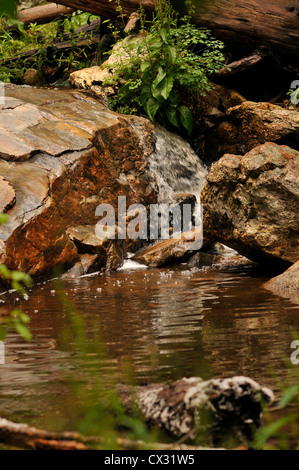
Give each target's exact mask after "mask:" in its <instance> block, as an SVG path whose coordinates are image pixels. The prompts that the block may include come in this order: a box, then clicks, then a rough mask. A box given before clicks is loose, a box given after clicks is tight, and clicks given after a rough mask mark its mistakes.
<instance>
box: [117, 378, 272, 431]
mask: <svg viewBox="0 0 299 470" xmlns="http://www.w3.org/2000/svg"><path fill="white" fill-rule="evenodd" d="M120 393H121V400H122V402H123V403H124V405H125V407H126V409H127V410H128V411H130V410H131V408H132V405H133V404H134V402H132V397H135V400H136V402H137V404H138V406H139V407H140V409H141V412H142V414H143V416H144V417H145V419H146V420H147V422H148V423H149V424H150V425H154V426H158V427H160V428H162V429H164V430H165V431H167V432H169V433H170V434H171V435H173V436H176V437H178V438H182V437H185V438H187V439H191V440H193V439H196V437H197V436H198V434H199V433H200V432H202V431H203V430H204V429H203V428H204V427H206V425H207V423H206V419H207V414H208V418H209V423H210V427H211V429H210V431H211V433H212V435H213V437H216V438H217V437H218V435H219V436H221V434H223V432H225V433H229V432H230V431H232V430H233V429H238V432H239V433H240V434H242V435H243V436H244V437H247V438H248V437H249V438H250V437H251V432H252V430H253V429H252V428H253V427H259V426H260V424H261V414H262V408H263V404H264V403H272V402H273V401H274V395H273V393H272V391H271V390H269V389H268V388H265V387H261V386H260V385H259V384H258V383H257V382H255V381H254V380H251V379H250V378H248V377H238V376H237V377H232V378H228V379H212V380H207V381H203V380H202V379H201V378H199V377H191V378H183V379H180V380H178V381H176V382H174V383H173V384H170V385H163V384H151V385H147V386H142V387H138V388H137V389H136V388H134V389H128V388H127V387H123V388H121V389H120ZM202 413H204V414H205V421H204V423H203V422H201V414H202Z"/></svg>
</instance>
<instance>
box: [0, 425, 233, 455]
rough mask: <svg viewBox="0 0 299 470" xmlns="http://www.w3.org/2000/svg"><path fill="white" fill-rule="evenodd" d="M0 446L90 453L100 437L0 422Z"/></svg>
mask: <svg viewBox="0 0 299 470" xmlns="http://www.w3.org/2000/svg"><path fill="white" fill-rule="evenodd" d="M0 442H1V443H2V444H6V445H7V446H10V447H16V448H19V449H26V450H89V449H94V448H101V443H102V442H103V440H102V439H101V438H100V437H92V438H88V439H87V438H85V437H84V436H82V435H81V434H78V433H71V432H68V433H66V432H65V433H53V432H48V431H45V430H44V429H37V428H33V427H30V426H27V424H19V423H14V422H12V421H8V420H7V419H3V418H0ZM117 445H118V446H119V447H120V449H124V450H153V449H155V450H167V451H168V450H171V451H173V450H185V451H187V450H188V451H196V450H225V449H220V448H217V449H210V448H206V447H195V446H191V445H186V444H180V443H174V444H161V443H159V442H154V443H147V442H143V441H132V440H130V439H126V438H122V437H119V438H117Z"/></svg>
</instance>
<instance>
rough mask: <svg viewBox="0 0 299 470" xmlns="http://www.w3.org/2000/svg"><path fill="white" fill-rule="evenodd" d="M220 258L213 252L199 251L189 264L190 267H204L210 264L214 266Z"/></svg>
mask: <svg viewBox="0 0 299 470" xmlns="http://www.w3.org/2000/svg"><path fill="white" fill-rule="evenodd" d="M218 260H219V257H217V256H215V255H213V254H211V253H204V252H202V251H199V252H198V253H196V254H195V255H193V256H192V257H191V258H190V259H189V261H188V263H187V265H188V267H189V268H199V269H201V268H204V267H208V266H212V265H213V264H215V263H216V262H217V261H218Z"/></svg>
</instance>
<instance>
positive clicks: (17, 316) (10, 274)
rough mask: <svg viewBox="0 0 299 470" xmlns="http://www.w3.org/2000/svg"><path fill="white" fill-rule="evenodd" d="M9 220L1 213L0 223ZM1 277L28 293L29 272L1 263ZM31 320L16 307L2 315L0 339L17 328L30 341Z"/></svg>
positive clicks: (16, 288) (17, 288)
mask: <svg viewBox="0 0 299 470" xmlns="http://www.w3.org/2000/svg"><path fill="white" fill-rule="evenodd" d="M7 222H8V217H7V215H6V214H0V225H1V224H5V223H7ZM0 277H1V278H2V279H3V280H5V281H6V282H7V283H8V284H9V285H11V287H12V288H13V289H15V290H16V291H18V292H20V293H21V294H22V295H25V294H26V287H30V286H31V282H32V281H31V278H30V276H28V274H26V273H23V272H21V271H10V270H9V269H8V268H7V267H6V266H5V265H4V264H0ZM29 320H30V319H29V317H28V316H27V315H25V313H23V312H21V311H20V310H18V309H14V310H13V311H12V312H11V313H10V315H9V316H8V317H7V316H5V317H1V316H0V341H3V340H4V339H5V338H6V334H7V331H8V330H9V329H11V330H16V331H17V332H18V333H19V334H20V335H21V336H22V337H23V338H24V339H25V340H26V341H30V340H31V333H30V330H29V328H28V323H29Z"/></svg>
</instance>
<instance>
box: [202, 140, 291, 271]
mask: <svg viewBox="0 0 299 470" xmlns="http://www.w3.org/2000/svg"><path fill="white" fill-rule="evenodd" d="M201 197H202V203H203V207H204V209H203V210H204V235H205V237H208V238H211V239H213V240H215V241H219V242H221V243H223V244H225V245H227V246H230V247H231V248H234V249H235V250H237V251H238V252H239V253H240V254H243V255H244V256H246V257H248V258H249V259H252V260H253V261H259V262H272V263H277V264H280V263H281V264H283V265H286V266H288V265H290V264H291V263H295V262H296V261H298V259H299V220H298V211H299V152H297V151H296V150H293V149H291V148H289V147H286V146H279V145H277V144H274V143H266V144H264V145H261V146H259V147H257V148H255V149H253V150H252V151H250V152H249V153H247V154H246V155H245V156H244V157H242V156H239V155H225V156H224V157H223V158H221V159H220V160H219V161H218V162H216V163H214V164H213V166H212V169H211V171H210V173H209V175H208V178H207V183H206V185H205V187H204V189H203V191H202V195H201Z"/></svg>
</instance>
